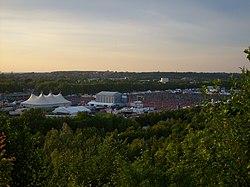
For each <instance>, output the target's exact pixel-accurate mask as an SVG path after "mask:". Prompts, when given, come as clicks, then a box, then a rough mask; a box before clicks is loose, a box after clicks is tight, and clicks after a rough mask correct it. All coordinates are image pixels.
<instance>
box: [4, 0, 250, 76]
mask: <svg viewBox="0 0 250 187" xmlns="http://www.w3.org/2000/svg"><path fill="white" fill-rule="evenodd" d="M249 7H250V1H246V0H239V1H234V0H221V1H215V0H211V1H204V0H199V1H198V0H189V1H184V0H180V1H174V2H173V1H170V0H156V1H149V0H134V1H132V0H127V1H122V0H107V1H101V0H92V1H86V0H82V1H66V0H51V1H44V0H36V1H34V0H10V1H4V0H0V72H6V73H8V72H23V73H29V72H37V73H41V72H53V71H107V70H109V71H118V72H126V71H128V72H157V71H160V72H176V71H177V72H204V73H213V72H218V73H223V72H225V73H234V72H240V68H239V67H244V66H245V67H247V68H248V67H249V62H248V61H247V60H246V58H245V55H244V53H243V50H244V49H245V48H247V47H248V46H249V45H250V38H249V33H250V25H249V17H250V11H249Z"/></svg>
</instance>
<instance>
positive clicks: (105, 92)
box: [96, 91, 121, 96]
mask: <svg viewBox="0 0 250 187" xmlns="http://www.w3.org/2000/svg"><path fill="white" fill-rule="evenodd" d="M120 94H121V93H120V92H109V91H101V92H99V93H97V94H96V95H106V96H115V95H120Z"/></svg>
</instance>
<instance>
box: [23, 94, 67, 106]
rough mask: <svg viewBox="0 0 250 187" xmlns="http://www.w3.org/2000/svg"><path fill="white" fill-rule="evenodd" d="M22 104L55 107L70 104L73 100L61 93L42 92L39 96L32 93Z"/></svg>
mask: <svg viewBox="0 0 250 187" xmlns="http://www.w3.org/2000/svg"><path fill="white" fill-rule="evenodd" d="M21 105H22V106H24V107H28V108H54V107H59V106H69V105H71V102H70V101H68V100H66V99H65V98H64V97H63V96H62V94H61V93H59V94H57V95H54V94H52V93H49V94H48V95H44V94H43V93H41V94H40V95H39V96H36V95H34V94H33V93H32V94H31V95H30V97H29V99H27V100H26V101H24V102H22V103H21Z"/></svg>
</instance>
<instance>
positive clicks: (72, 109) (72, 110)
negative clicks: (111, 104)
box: [52, 106, 91, 115]
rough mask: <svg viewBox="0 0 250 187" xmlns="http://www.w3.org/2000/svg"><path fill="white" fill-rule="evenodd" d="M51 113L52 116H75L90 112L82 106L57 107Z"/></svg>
mask: <svg viewBox="0 0 250 187" xmlns="http://www.w3.org/2000/svg"><path fill="white" fill-rule="evenodd" d="M52 112H53V113H54V114H67V115H76V114H77V113H78V112H91V110H90V109H88V108H86V107H84V106H69V107H58V108H56V109H55V110H53V111H52Z"/></svg>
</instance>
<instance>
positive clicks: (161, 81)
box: [159, 77, 169, 83]
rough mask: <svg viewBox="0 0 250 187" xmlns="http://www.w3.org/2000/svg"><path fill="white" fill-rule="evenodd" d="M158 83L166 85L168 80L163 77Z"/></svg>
mask: <svg viewBox="0 0 250 187" xmlns="http://www.w3.org/2000/svg"><path fill="white" fill-rule="evenodd" d="M159 82H160V83H167V82H169V78H166V77H163V78H161V80H160V81H159Z"/></svg>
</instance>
